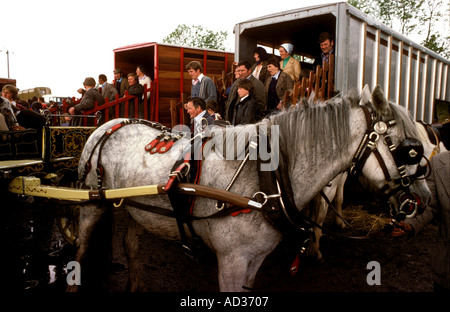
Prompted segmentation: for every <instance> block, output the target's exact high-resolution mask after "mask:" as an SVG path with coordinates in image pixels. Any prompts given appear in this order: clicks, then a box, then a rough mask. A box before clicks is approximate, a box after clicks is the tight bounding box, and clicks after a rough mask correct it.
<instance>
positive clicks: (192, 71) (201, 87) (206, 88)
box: [186, 61, 217, 102]
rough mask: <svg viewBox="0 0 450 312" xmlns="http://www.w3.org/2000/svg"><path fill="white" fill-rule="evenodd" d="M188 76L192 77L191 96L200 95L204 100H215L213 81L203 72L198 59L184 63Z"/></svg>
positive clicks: (215, 90) (215, 89) (215, 93)
mask: <svg viewBox="0 0 450 312" xmlns="http://www.w3.org/2000/svg"><path fill="white" fill-rule="evenodd" d="M186 70H187V72H188V74H189V77H191V79H192V86H191V97H201V98H202V99H204V100H205V102H209V101H210V100H215V101H217V88H216V85H215V84H214V81H213V80H212V79H211V78H209V77H208V76H206V75H204V74H203V67H202V65H201V64H200V62H198V61H192V62H189V64H187V65H186Z"/></svg>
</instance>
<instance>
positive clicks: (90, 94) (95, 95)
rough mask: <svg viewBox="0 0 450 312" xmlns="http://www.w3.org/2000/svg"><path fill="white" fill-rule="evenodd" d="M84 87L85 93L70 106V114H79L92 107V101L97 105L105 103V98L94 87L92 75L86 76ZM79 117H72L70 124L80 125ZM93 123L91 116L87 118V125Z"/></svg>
mask: <svg viewBox="0 0 450 312" xmlns="http://www.w3.org/2000/svg"><path fill="white" fill-rule="evenodd" d="M83 85H84V89H85V90H86V93H85V94H84V96H83V98H82V99H81V101H80V103H78V104H77V105H75V106H73V107H71V108H70V109H69V114H71V115H80V114H82V113H83V112H85V111H88V110H91V109H93V108H94V105H95V104H94V103H95V102H97V103H98V105H102V104H104V103H105V99H104V98H103V96H102V95H101V94H100V93H99V92H98V91H97V90H96V89H95V79H94V78H92V77H87V78H86V79H85V80H84V82H83ZM80 125H81V118H72V126H80ZM93 125H95V122H94V119H93V118H88V126H93Z"/></svg>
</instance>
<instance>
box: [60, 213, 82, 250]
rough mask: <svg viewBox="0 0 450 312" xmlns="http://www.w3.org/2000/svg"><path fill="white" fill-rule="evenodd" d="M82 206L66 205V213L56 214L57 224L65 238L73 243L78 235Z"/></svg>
mask: <svg viewBox="0 0 450 312" xmlns="http://www.w3.org/2000/svg"><path fill="white" fill-rule="evenodd" d="M79 216H80V206H69V207H65V209H64V213H61V214H59V215H58V216H56V224H57V225H58V228H59V231H60V232H61V235H62V236H63V237H64V239H65V240H66V241H67V242H68V243H69V244H71V245H74V244H75V240H76V239H77V237H78V226H79Z"/></svg>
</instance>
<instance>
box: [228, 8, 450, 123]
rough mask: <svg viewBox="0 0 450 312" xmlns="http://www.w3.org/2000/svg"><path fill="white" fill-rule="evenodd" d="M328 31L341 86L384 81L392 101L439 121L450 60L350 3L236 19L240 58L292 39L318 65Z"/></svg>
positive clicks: (305, 62) (307, 63) (447, 98)
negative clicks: (321, 37) (321, 39)
mask: <svg viewBox="0 0 450 312" xmlns="http://www.w3.org/2000/svg"><path fill="white" fill-rule="evenodd" d="M325 31H327V32H329V33H330V34H331V35H333V36H334V38H335V39H334V43H335V60H334V62H335V64H334V87H335V90H336V91H338V92H342V93H346V92H348V91H349V90H351V89H356V90H358V91H361V90H362V88H363V87H364V85H366V84H368V85H369V87H370V88H371V89H373V88H374V87H375V86H376V85H380V86H381V87H382V89H383V91H384V92H385V94H386V96H387V98H388V99H389V100H390V101H392V102H393V103H396V104H399V105H402V106H404V107H405V108H407V109H408V110H409V112H410V113H411V114H412V116H413V117H414V118H415V119H416V120H422V121H425V122H426V123H434V122H437V121H439V117H438V116H437V115H436V110H437V109H436V107H435V106H436V105H444V106H446V107H448V106H449V105H450V70H449V67H450V61H449V60H447V59H445V58H443V57H442V56H440V55H438V54H436V53H434V52H433V51H431V50H429V49H427V48H425V47H423V46H421V45H419V44H417V43H415V42H414V41H413V40H411V39H409V38H407V37H405V36H404V35H402V34H400V33H398V32H396V31H394V30H392V29H391V28H389V27H387V26H385V25H383V24H382V23H380V22H379V21H377V20H375V19H374V18H371V17H370V16H368V15H366V14H364V13H363V12H361V11H360V10H358V9H356V8H355V7H353V6H351V5H349V4H348V3H346V2H341V3H333V4H324V5H317V6H310V7H305V8H299V9H295V10H290V11H284V12H280V13H275V14H271V15H266V16H262V17H259V18H255V19H251V20H248V21H244V22H241V23H238V24H236V25H235V27H234V33H235V50H236V53H235V54H236V55H235V58H236V61H241V60H251V59H252V58H253V50H254V49H255V47H256V46H257V45H260V46H264V47H266V48H268V49H272V50H273V52H276V49H278V47H279V46H280V45H281V44H283V43H284V42H290V43H292V44H293V45H294V46H295V50H294V53H295V54H297V56H298V58H299V59H300V60H301V65H302V68H311V69H313V66H312V60H313V59H315V58H316V57H317V56H318V55H320V48H319V43H318V38H319V35H320V34H321V33H322V32H325ZM268 52H269V53H270V52H271V51H268ZM447 118H448V117H447ZM447 120H448V119H447ZM443 121H445V120H443ZM441 122H442V121H441Z"/></svg>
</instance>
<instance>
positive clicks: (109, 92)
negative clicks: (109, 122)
mask: <svg viewBox="0 0 450 312" xmlns="http://www.w3.org/2000/svg"><path fill="white" fill-rule="evenodd" d="M116 94H117V89H116V87H114V85H112V84H109V83H107V82H106V83H105V87H104V88H102V95H103V97H104V98H105V99H108V100H109V101H110V102H112V101H114V100H115V99H116Z"/></svg>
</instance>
